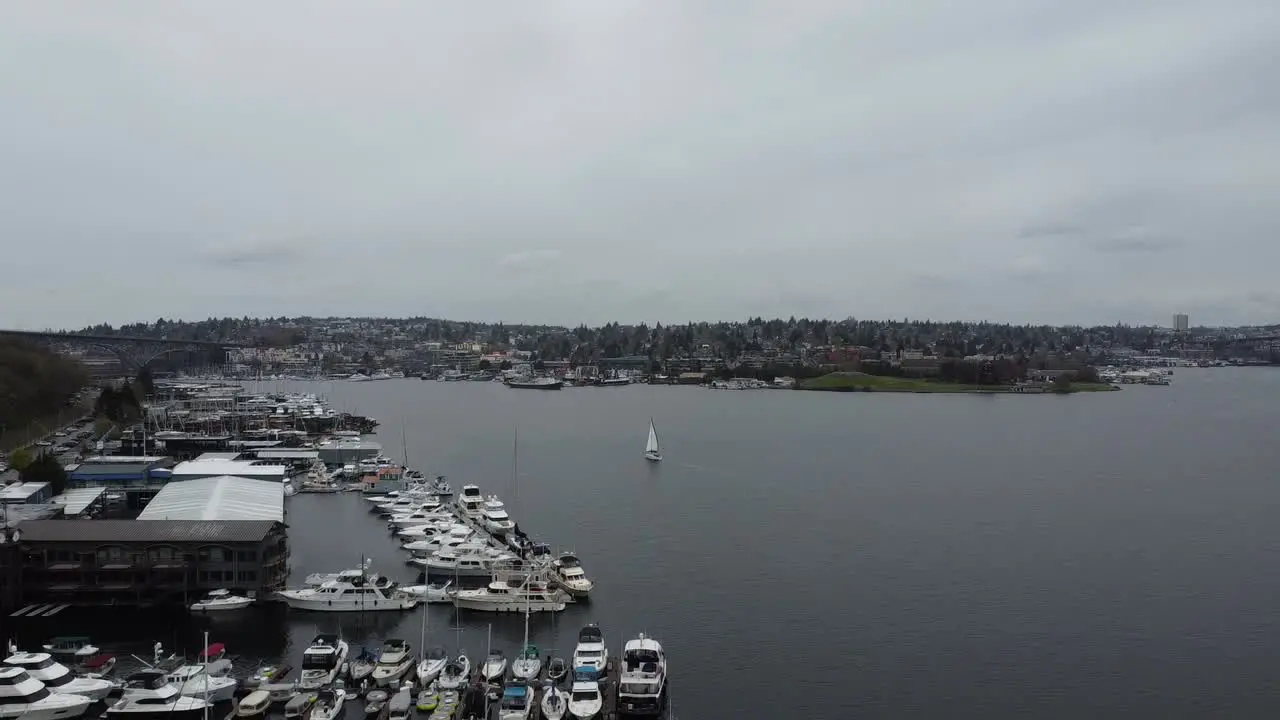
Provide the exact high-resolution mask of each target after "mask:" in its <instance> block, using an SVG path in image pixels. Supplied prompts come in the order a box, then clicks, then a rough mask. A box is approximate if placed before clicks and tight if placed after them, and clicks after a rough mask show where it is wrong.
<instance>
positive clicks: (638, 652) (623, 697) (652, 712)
mask: <svg viewBox="0 0 1280 720" xmlns="http://www.w3.org/2000/svg"><path fill="white" fill-rule="evenodd" d="M666 705H667V655H666V653H665V652H663V650H662V645H661V644H659V643H658V641H657V640H654V639H652V638H649V637H645V635H644V633H640V636H639V637H638V638H636V639H635V640H628V641H627V643H626V645H624V646H623V650H622V668H621V670H620V671H619V676H618V712H619V713H620V714H621V715H624V716H650V717H657V716H660V715H661V714H662V713H663V711H664V710H665V709H666Z"/></svg>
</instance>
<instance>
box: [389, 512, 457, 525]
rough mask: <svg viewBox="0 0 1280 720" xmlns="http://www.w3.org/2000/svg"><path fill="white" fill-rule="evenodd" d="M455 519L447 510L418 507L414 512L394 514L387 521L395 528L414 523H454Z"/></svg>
mask: <svg viewBox="0 0 1280 720" xmlns="http://www.w3.org/2000/svg"><path fill="white" fill-rule="evenodd" d="M453 521H454V517H453V514H452V513H450V512H449V511H447V510H428V509H426V508H418V509H417V510H414V511H413V512H408V513H404V514H401V515H392V516H391V519H390V520H388V521H387V525H388V526H390V527H392V528H394V529H398V528H406V527H412V526H414V525H435V524H437V523H452V522H453Z"/></svg>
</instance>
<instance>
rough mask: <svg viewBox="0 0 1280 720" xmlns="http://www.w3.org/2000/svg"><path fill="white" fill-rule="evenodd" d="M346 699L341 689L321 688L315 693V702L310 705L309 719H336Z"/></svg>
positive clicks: (340, 714) (340, 715) (340, 713)
mask: <svg viewBox="0 0 1280 720" xmlns="http://www.w3.org/2000/svg"><path fill="white" fill-rule="evenodd" d="M346 699H347V694H346V693H345V692H343V691H342V690H321V691H320V692H319V693H318V694H317V695H316V704H315V705H312V706H311V720H338V719H339V718H341V717H342V705H343V701H345V700H346Z"/></svg>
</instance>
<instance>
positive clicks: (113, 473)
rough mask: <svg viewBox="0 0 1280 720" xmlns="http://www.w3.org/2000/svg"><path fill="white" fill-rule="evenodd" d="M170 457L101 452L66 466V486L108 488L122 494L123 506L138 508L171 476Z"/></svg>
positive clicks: (111, 491)
mask: <svg viewBox="0 0 1280 720" xmlns="http://www.w3.org/2000/svg"><path fill="white" fill-rule="evenodd" d="M170 464H172V460H171V459H170V458H168V457H163V456H156V455H133V456H128V455H104V456H100V457H91V458H89V459H87V460H85V461H84V462H82V463H80V464H79V465H75V466H73V467H70V468H68V471H67V487H68V488H70V489H75V488H107V491H108V492H109V493H112V494H113V495H116V494H118V495H120V496H122V499H123V503H124V506H125V507H126V508H128V509H130V510H137V509H139V508H141V507H143V506H144V505H146V504H147V502H148V501H150V500H151V498H153V497H155V495H156V493H158V492H160V490H161V488H163V487H164V486H165V485H166V484H168V482H169V480H170V479H171V476H172V471H171V470H170V468H169V465H170Z"/></svg>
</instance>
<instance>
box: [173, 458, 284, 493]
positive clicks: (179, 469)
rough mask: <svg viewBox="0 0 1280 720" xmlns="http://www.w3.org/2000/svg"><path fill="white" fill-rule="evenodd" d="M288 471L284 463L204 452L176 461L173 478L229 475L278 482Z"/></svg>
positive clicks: (195, 478) (185, 478)
mask: <svg viewBox="0 0 1280 720" xmlns="http://www.w3.org/2000/svg"><path fill="white" fill-rule="evenodd" d="M287 473H288V468H287V467H285V466H284V465H279V464H274V463H272V462H269V461H265V460H241V459H240V453H234V452H227V453H212V452H209V453H205V454H203V455H201V456H200V457H198V458H196V459H195V460H188V461H186V462H182V463H178V464H177V465H176V466H174V468H173V479H174V480H198V479H200V478H214V477H222V476H225V475H231V476H233V477H243V478H252V479H254V480H266V481H269V482H273V483H276V484H277V485H278V484H280V483H281V482H282V481H283V480H284V479H285V476H286V474H287Z"/></svg>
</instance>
